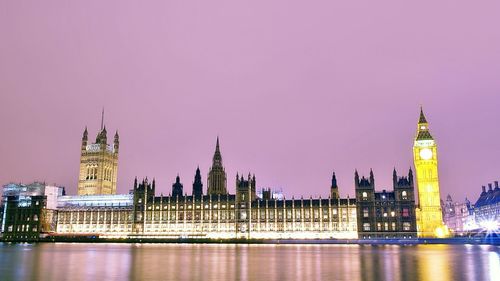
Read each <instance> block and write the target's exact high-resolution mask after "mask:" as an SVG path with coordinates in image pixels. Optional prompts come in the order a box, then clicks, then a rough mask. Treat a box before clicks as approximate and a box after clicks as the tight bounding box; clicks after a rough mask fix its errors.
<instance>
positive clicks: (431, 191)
mask: <svg viewBox="0 0 500 281" xmlns="http://www.w3.org/2000/svg"><path fill="white" fill-rule="evenodd" d="M413 161H414V164H415V169H416V172H417V187H418V204H419V207H418V209H417V225H418V235H419V237H444V236H446V235H447V229H446V227H445V226H444V224H443V214H442V211H441V197H440V193H439V175H438V158H437V145H436V142H435V141H434V138H433V137H432V135H431V133H430V132H429V124H428V123H427V120H426V118H425V115H424V112H423V110H422V109H420V118H419V121H418V126H417V134H416V136H415V141H414V144H413Z"/></svg>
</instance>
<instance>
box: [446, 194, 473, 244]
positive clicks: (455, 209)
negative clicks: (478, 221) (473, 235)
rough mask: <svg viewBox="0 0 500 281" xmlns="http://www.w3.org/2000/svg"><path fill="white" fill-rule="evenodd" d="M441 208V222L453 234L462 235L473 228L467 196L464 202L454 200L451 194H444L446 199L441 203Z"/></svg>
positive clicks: (470, 205)
mask: <svg viewBox="0 0 500 281" xmlns="http://www.w3.org/2000/svg"><path fill="white" fill-rule="evenodd" d="M441 205H442V209H443V222H444V224H445V225H446V227H447V228H448V229H449V230H450V231H451V232H452V233H453V234H455V235H463V234H464V233H466V232H467V231H470V230H472V229H474V226H475V221H474V216H473V214H474V213H473V212H474V210H473V208H472V204H471V203H470V201H469V200H467V198H465V202H455V201H453V199H452V198H451V195H449V194H448V196H446V201H444V202H442V203H441Z"/></svg>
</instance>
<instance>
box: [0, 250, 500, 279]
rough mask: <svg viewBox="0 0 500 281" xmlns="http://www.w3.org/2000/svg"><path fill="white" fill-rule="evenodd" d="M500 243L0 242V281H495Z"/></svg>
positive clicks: (498, 273)
mask: <svg viewBox="0 0 500 281" xmlns="http://www.w3.org/2000/svg"><path fill="white" fill-rule="evenodd" d="M499 256H500V255H499V247H495V246H470V245H463V246H462V245H460V246H457V245H420V246H393V245H392V246H391V245H387V246H369V245H359V246H358V245H204V244H193V245H191V244H175V245H174V244H172V245H168V244H163V245H160V244H158V245H156V244H71V243H67V244H65V243H57V244H36V245H27V244H18V245H5V244H0V279H1V280H16V281H17V280H92V281H94V280H395V281H398V280H444V281H447V280H496V279H498V277H499V276H500V258H499Z"/></svg>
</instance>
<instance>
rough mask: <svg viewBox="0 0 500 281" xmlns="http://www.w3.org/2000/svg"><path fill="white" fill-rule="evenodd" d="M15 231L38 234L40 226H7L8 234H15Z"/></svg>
mask: <svg viewBox="0 0 500 281" xmlns="http://www.w3.org/2000/svg"><path fill="white" fill-rule="evenodd" d="M14 229H15V231H16V232H37V231H38V225H33V226H30V225H29V224H23V225H16V226H14V225H9V226H7V232H13V231H14Z"/></svg>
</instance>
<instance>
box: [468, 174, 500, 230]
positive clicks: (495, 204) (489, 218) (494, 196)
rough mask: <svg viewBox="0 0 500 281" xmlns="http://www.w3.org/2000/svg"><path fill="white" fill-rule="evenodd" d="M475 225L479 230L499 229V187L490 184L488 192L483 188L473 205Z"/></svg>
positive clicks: (496, 184) (496, 182)
mask: <svg viewBox="0 0 500 281" xmlns="http://www.w3.org/2000/svg"><path fill="white" fill-rule="evenodd" d="M474 215H475V219H476V224H477V226H478V227H480V228H488V229H498V228H499V227H500V187H499V186H498V181H495V187H494V188H493V185H492V184H491V183H490V184H488V190H486V187H485V186H483V188H482V192H481V194H480V196H479V198H478V199H477V201H476V203H475V204H474Z"/></svg>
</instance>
